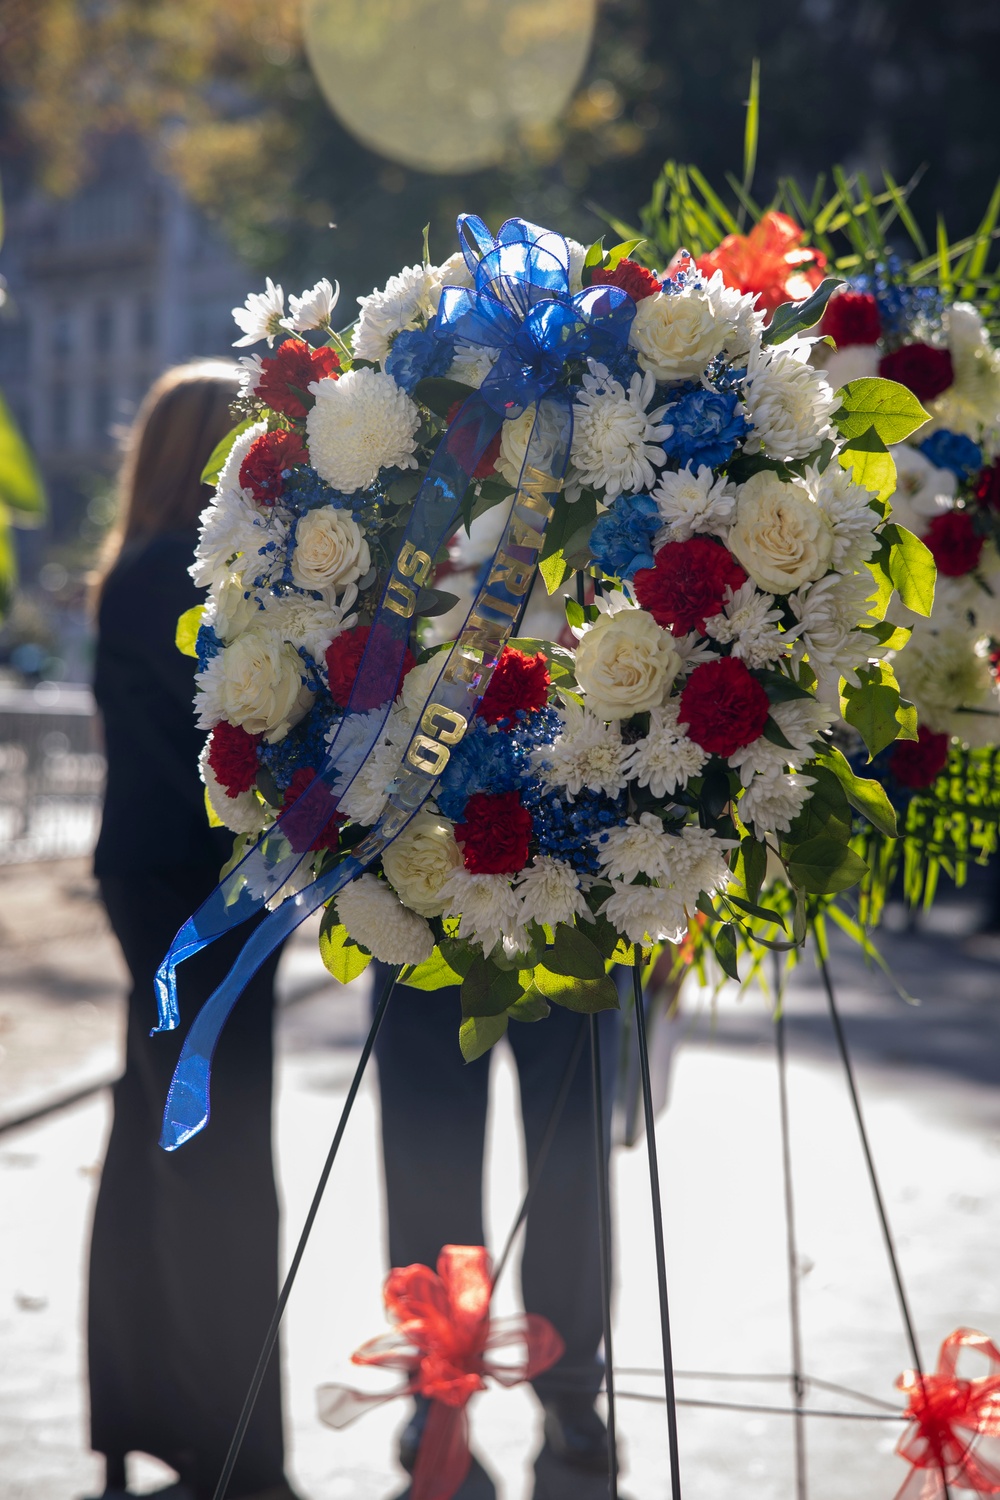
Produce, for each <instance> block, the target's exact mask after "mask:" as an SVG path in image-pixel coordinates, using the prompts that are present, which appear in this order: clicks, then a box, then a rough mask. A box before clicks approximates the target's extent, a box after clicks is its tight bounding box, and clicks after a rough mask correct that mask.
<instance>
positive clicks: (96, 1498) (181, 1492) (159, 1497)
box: [84, 1480, 194, 1500]
mask: <svg viewBox="0 0 1000 1500" xmlns="http://www.w3.org/2000/svg"><path fill="white" fill-rule="evenodd" d="M84 1500H136V1496H135V1495H134V1494H133V1492H132V1491H131V1490H119V1489H106V1490H103V1491H102V1492H101V1494H100V1495H93V1496H85V1497H84ZM142 1500H194V1490H191V1489H189V1488H188V1486H187V1485H186V1484H182V1483H181V1481H180V1480H175V1482H174V1483H173V1484H168V1485H165V1486H164V1488H163V1489H161V1490H152V1491H151V1492H149V1493H147V1494H146V1495H144V1496H143V1497H142Z"/></svg>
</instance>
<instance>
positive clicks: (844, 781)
mask: <svg viewBox="0 0 1000 1500" xmlns="http://www.w3.org/2000/svg"><path fill="white" fill-rule="evenodd" d="M822 764H823V765H824V766H826V767H828V769H829V770H831V771H832V772H833V774H834V776H836V778H837V780H838V781H839V782H840V784H841V786H842V787H843V788H844V792H845V794H846V796H847V800H848V802H850V804H851V806H852V807H856V808H857V810H858V812H859V813H861V814H862V815H863V816H864V817H866V818H867V819H868V821H869V823H873V824H874V825H875V827H876V828H877V829H878V830H879V832H880V833H884V834H885V835H886V837H887V838H890V839H894V838H896V837H898V830H897V828H896V810H895V808H894V807H893V805H892V803H891V802H890V801H889V799H888V797H887V796H886V794H885V789H884V788H883V787H882V786H881V785H880V784H879V783H878V782H877V781H873V780H872V779H871V778H870V777H868V776H856V775H855V774H854V772H853V771H852V770H851V767H850V765H849V764H848V762H847V760H846V759H845V758H844V756H843V755H842V754H841V752H840V751H839V750H838V749H837V747H836V746H835V745H832V746H831V747H830V749H829V750H827V751H826V752H825V753H824V755H823V758H822Z"/></svg>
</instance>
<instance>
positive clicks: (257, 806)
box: [198, 742, 266, 833]
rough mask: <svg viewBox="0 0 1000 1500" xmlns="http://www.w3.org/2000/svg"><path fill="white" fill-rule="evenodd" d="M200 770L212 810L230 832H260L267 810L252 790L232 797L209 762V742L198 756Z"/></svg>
mask: <svg viewBox="0 0 1000 1500" xmlns="http://www.w3.org/2000/svg"><path fill="white" fill-rule="evenodd" d="M198 770H199V772H200V773H201V779H202V781H203V782H204V784H205V790H206V792H207V793H208V800H209V803H210V804H211V808H212V811H213V812H214V813H215V816H216V817H217V818H218V819H219V821H220V823H224V824H225V826H226V827H227V828H228V829H229V831H230V833H260V831H261V829H262V828H263V826H264V819H265V817H266V811H265V809H264V807H263V804H262V803H261V802H260V800H259V798H258V797H257V796H256V794H255V793H254V792H252V791H249V792H237V794H236V796H235V797H231V796H230V795H229V793H228V792H227V791H226V788H225V787H224V786H223V785H222V783H221V781H220V780H219V778H218V777H217V776H216V774H215V772H214V771H213V770H212V767H211V766H210V765H209V763H208V744H207V742H206V744H205V748H204V749H203V750H202V752H201V755H200V756H199V757H198Z"/></svg>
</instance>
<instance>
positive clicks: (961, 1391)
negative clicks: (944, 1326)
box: [896, 1328, 1000, 1500]
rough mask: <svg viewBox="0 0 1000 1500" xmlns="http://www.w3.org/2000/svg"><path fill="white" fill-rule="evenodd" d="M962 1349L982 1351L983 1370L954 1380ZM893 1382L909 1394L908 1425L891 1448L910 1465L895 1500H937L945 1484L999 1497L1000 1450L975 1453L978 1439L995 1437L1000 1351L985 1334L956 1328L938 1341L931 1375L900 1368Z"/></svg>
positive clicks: (999, 1430) (999, 1417)
mask: <svg viewBox="0 0 1000 1500" xmlns="http://www.w3.org/2000/svg"><path fill="white" fill-rule="evenodd" d="M964 1350H969V1351H974V1352H976V1353H979V1354H984V1355H985V1356H986V1358H987V1360H988V1361H989V1373H988V1374H987V1375H985V1376H983V1377H981V1378H979V1379H976V1380H969V1379H962V1378H960V1377H959V1376H958V1373H957V1367H958V1360H959V1357H960V1355H961V1354H962V1352H963V1351H964ZM896 1385H897V1388H898V1389H899V1390H901V1391H903V1392H905V1394H906V1395H907V1396H908V1397H909V1405H908V1406H907V1408H906V1415H907V1417H908V1418H909V1419H910V1421H911V1422H912V1424H913V1425H912V1426H911V1427H909V1428H907V1430H906V1432H905V1433H904V1434H903V1436H902V1438H901V1439H900V1441H899V1445H898V1447H897V1449H896V1452H897V1453H898V1454H899V1456H900V1457H901V1458H904V1459H906V1461H907V1463H909V1464H911V1465H912V1468H911V1470H910V1473H909V1475H908V1476H907V1478H906V1481H905V1483H904V1484H903V1487H902V1489H901V1490H900V1491H899V1492H898V1494H897V1495H896V1500H943V1497H944V1495H945V1493H946V1486H948V1485H954V1486H955V1488H956V1489H960V1490H972V1491H974V1492H975V1494H977V1495H1000V1452H998V1453H997V1454H995V1455H994V1457H993V1459H992V1460H991V1459H988V1458H986V1457H984V1456H983V1455H982V1454H981V1453H980V1452H979V1451H978V1450H979V1446H980V1444H981V1442H982V1440H983V1439H984V1438H1000V1349H998V1348H997V1346H996V1345H995V1344H994V1343H992V1341H991V1340H990V1339H988V1338H987V1337H986V1335H985V1333H977V1332H976V1331H975V1330H974V1329H972V1328H958V1329H956V1330H955V1332H954V1333H950V1334H949V1335H948V1337H947V1338H946V1339H945V1341H944V1343H943V1344H942V1345H941V1352H940V1354H939V1355H938V1367H937V1369H936V1370H935V1371H934V1373H933V1374H931V1375H923V1374H921V1373H920V1371H919V1370H906V1371H904V1373H903V1374H902V1375H901V1376H900V1377H899V1379H898V1380H897V1382H896Z"/></svg>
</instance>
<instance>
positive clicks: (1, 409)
mask: <svg viewBox="0 0 1000 1500" xmlns="http://www.w3.org/2000/svg"><path fill="white" fill-rule="evenodd" d="M0 501H3V503H4V504H5V505H8V506H9V507H10V509H11V510H13V511H17V512H18V515H17V516H12V517H11V520H13V521H14V522H15V523H16V522H17V521H18V520H19V518H20V517H21V516H23V517H25V518H27V517H29V516H30V517H33V518H35V519H36V520H41V518H42V517H43V516H44V515H45V508H46V507H45V486H44V484H43V483H42V476H41V475H40V474H39V472H38V467H37V465H36V463H35V460H34V457H33V456H32V452H31V449H30V448H29V447H28V445H27V443H26V442H25V441H24V438H23V437H22V436H21V433H20V430H19V428H18V425H17V423H16V422H15V421H14V418H13V417H12V416H11V413H10V408H9V407H8V405H7V403H6V401H5V400H4V399H3V397H2V396H0Z"/></svg>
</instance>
